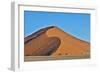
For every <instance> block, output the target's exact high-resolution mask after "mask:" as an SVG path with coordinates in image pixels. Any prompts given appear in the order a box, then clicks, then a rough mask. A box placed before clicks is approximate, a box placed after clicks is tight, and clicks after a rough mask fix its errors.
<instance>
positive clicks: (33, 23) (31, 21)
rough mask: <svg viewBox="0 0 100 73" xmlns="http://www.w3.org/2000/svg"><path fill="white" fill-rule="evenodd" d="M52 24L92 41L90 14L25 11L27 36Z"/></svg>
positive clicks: (25, 32) (25, 33) (82, 38)
mask: <svg viewBox="0 0 100 73" xmlns="http://www.w3.org/2000/svg"><path fill="white" fill-rule="evenodd" d="M52 25H53V26H58V27H59V28H61V29H62V30H64V31H65V32H67V33H69V34H71V35H73V36H75V37H77V38H79V39H81V40H84V41H87V42H89V41H90V14H82V13H61V12H39V11H37V12H36V11H24V35H25V37H26V36H28V35H30V34H31V33H33V32H35V31H37V30H39V29H41V28H44V27H48V26H52Z"/></svg>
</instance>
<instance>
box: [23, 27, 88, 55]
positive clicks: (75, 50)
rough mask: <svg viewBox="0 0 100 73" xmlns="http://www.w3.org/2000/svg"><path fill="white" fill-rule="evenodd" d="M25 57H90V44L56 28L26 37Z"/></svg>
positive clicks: (45, 29)
mask: <svg viewBox="0 0 100 73" xmlns="http://www.w3.org/2000/svg"><path fill="white" fill-rule="evenodd" d="M24 41H25V42H24V44H25V46H24V49H25V51H24V55H25V56H54V57H59V56H68V57H70V56H89V55H90V43H88V42H86V41H83V40H80V39H78V38H76V37H74V36H72V35H70V34H68V33H66V32H64V31H63V30H61V29H60V28H58V27H56V26H50V27H46V28H43V29H40V30H39V31H37V32H35V33H33V34H31V35H29V36H28V37H25V39H24Z"/></svg>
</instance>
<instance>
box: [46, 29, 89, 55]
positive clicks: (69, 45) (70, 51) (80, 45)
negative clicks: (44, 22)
mask: <svg viewBox="0 0 100 73" xmlns="http://www.w3.org/2000/svg"><path fill="white" fill-rule="evenodd" d="M46 35H47V36H48V37H58V38H59V39H60V40H61V44H60V46H59V48H58V50H57V51H56V52H55V53H53V54H52V55H53V56H58V55H67V56H72V55H74V56H84V55H89V54H90V44H89V43H88V42H85V41H82V40H79V39H77V38H75V37H73V36H70V35H69V34H67V33H65V32H64V31H62V30H60V29H59V28H57V27H55V28H52V29H50V30H48V31H47V32H46Z"/></svg>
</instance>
